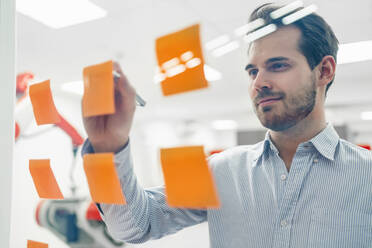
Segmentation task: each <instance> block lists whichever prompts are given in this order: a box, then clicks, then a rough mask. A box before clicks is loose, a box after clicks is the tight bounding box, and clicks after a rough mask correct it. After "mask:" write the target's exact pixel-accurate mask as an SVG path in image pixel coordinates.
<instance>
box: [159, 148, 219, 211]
mask: <svg viewBox="0 0 372 248" xmlns="http://www.w3.org/2000/svg"><path fill="white" fill-rule="evenodd" d="M160 159H161V164H162V168H163V174H164V180H165V190H166V194H167V202H168V205H169V206H172V207H184V208H215V207H219V200H218V197H217V193H216V190H215V186H214V181H213V178H212V173H211V172H210V170H209V167H208V164H207V161H206V158H205V155H204V151H203V147H202V146H189V147H177V148H166V149H161V151H160Z"/></svg>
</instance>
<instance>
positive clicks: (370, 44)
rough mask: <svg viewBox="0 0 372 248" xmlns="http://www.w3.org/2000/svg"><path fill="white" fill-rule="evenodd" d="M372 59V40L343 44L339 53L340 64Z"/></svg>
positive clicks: (338, 61)
mask: <svg viewBox="0 0 372 248" xmlns="http://www.w3.org/2000/svg"><path fill="white" fill-rule="evenodd" d="M366 60H372V40H368V41H359V42H353V43H346V44H341V45H340V47H339V51H338V54H337V63H338V64H347V63H354V62H360V61H366Z"/></svg>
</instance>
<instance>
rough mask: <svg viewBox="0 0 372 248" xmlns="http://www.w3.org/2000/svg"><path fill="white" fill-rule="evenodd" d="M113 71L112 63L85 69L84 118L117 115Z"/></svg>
mask: <svg viewBox="0 0 372 248" xmlns="http://www.w3.org/2000/svg"><path fill="white" fill-rule="evenodd" d="M112 70H113V64H112V61H108V62H105V63H102V64H98V65H92V66H88V67H85V68H84V70H83V78H84V95H83V103H82V104H83V115H84V117H89V116H96V115H106V114H113V113H115V98H114V79H113V76H112Z"/></svg>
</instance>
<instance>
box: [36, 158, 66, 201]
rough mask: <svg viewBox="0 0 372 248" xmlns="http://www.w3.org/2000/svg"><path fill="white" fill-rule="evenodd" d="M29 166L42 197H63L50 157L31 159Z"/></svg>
mask: <svg viewBox="0 0 372 248" xmlns="http://www.w3.org/2000/svg"><path fill="white" fill-rule="evenodd" d="M29 167H30V173H31V176H32V179H33V181H34V184H35V187H36V191H37V193H38V194H39V197H40V198H48V199H63V195H62V193H61V190H60V189H59V186H58V183H57V181H56V178H55V177H54V174H53V171H52V169H51V168H50V160H49V159H30V161H29Z"/></svg>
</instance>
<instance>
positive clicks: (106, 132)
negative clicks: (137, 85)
mask: <svg viewBox="0 0 372 248" xmlns="http://www.w3.org/2000/svg"><path fill="white" fill-rule="evenodd" d="M113 66H114V68H113V69H114V70H115V71H116V72H117V73H119V74H120V78H118V79H117V80H116V83H115V86H114V90H115V113H114V114H111V115H100V116H92V117H83V122H84V128H85V131H86V132H87V134H88V138H89V141H90V143H91V144H92V146H93V148H94V151H95V152H97V153H99V152H113V153H115V152H117V151H118V150H119V149H120V148H121V147H123V146H124V145H125V143H127V142H128V139H129V131H130V128H131V126H132V121H133V116H134V112H135V109H136V103H135V98H136V91H135V90H134V88H133V87H132V86H131V85H130V84H129V81H128V79H127V78H126V77H125V75H124V74H123V72H122V70H121V68H120V65H119V64H118V63H116V62H114V64H113Z"/></svg>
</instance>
